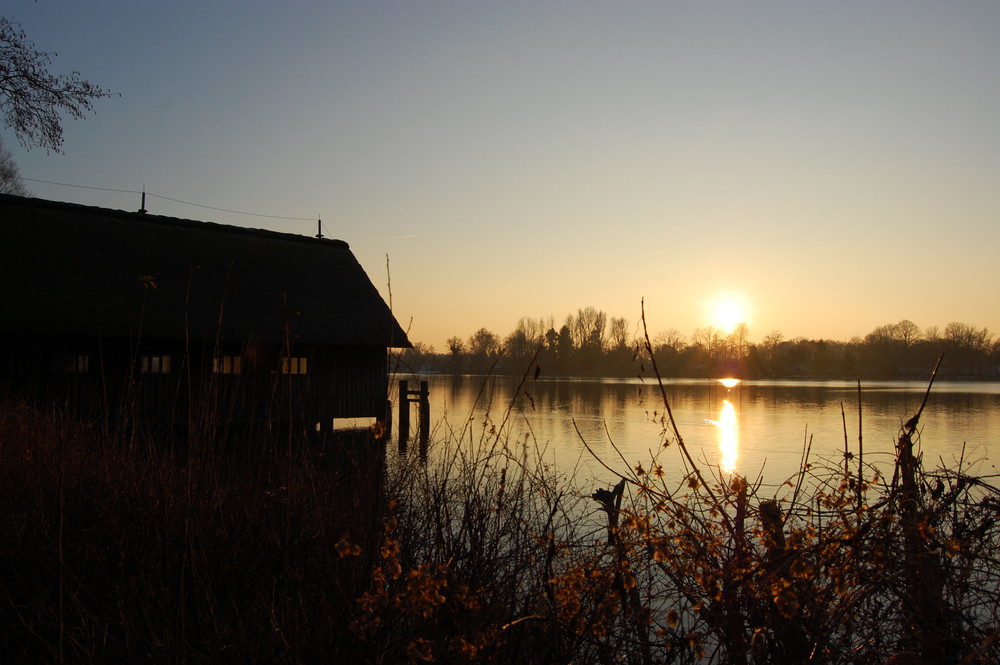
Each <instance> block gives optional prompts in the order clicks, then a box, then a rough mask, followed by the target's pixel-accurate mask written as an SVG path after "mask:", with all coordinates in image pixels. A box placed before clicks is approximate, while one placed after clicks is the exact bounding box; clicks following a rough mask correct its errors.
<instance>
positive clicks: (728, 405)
mask: <svg viewBox="0 0 1000 665" xmlns="http://www.w3.org/2000/svg"><path fill="white" fill-rule="evenodd" d="M739 382H740V380H739V379H719V383H721V384H722V385H724V386H725V387H726V391H727V392H728V391H729V390H731V389H732V388H734V387H735V386H736V385H737V384H738V383H739ZM708 422H709V423H711V424H712V425H715V426H716V427H718V428H719V452H720V458H719V467H720V468H721V469H722V470H723V471H725V472H726V473H733V472H734V471H736V459H737V457H739V444H740V441H739V434H738V433H737V429H738V428H739V423H738V422H737V421H736V408H735V407H734V406H733V405H732V402H730V401H729V400H728V399H725V400H722V409H721V410H720V411H719V419H718V420H709V421H708Z"/></svg>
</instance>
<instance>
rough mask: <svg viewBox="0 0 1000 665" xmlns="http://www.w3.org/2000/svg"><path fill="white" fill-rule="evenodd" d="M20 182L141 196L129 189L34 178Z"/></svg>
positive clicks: (22, 178) (23, 178)
mask: <svg viewBox="0 0 1000 665" xmlns="http://www.w3.org/2000/svg"><path fill="white" fill-rule="evenodd" d="M21 180H26V181H28V182H43V183H45V184H46V185H59V186H61V187H76V188H77V189H96V190H99V191H102V192H120V193H122V194H142V192H137V191H134V190H131V189H111V188H109V187H88V186H87V185H71V184H69V183H68V182H53V181H52V180H37V179H36V178H25V177H21Z"/></svg>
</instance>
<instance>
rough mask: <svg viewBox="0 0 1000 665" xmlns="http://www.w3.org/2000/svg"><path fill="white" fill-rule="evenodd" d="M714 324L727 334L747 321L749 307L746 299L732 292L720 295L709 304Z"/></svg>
mask: <svg viewBox="0 0 1000 665" xmlns="http://www.w3.org/2000/svg"><path fill="white" fill-rule="evenodd" d="M709 314H710V316H711V319H712V321H713V323H712V325H714V326H715V327H716V328H718V329H719V330H721V331H722V332H723V333H725V334H727V335H728V334H730V333H732V332H733V331H734V330H735V329H736V326H738V325H739V324H741V323H746V321H747V307H746V303H745V301H744V299H743V298H742V297H740V296H735V295H731V294H722V295H719V296H718V297H717V298H716V299H715V300H713V301H712V302H711V303H710V304H709Z"/></svg>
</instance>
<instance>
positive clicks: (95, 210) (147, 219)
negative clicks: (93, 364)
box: [0, 194, 350, 249]
mask: <svg viewBox="0 0 1000 665" xmlns="http://www.w3.org/2000/svg"><path fill="white" fill-rule="evenodd" d="M3 199H8V200H9V201H11V202H12V203H14V204H15V205H17V204H21V205H27V206H33V207H36V208H42V207H47V208H53V209H65V210H71V209H75V210H80V211H90V212H91V214H95V215H104V216H106V217H114V218H118V219H124V220H127V221H130V222H139V223H145V224H164V225H171V226H186V227H189V228H204V229H210V230H213V231H216V232H226V233H234V234H240V235H250V236H259V237H270V238H276V239H282V240H286V241H290V242H308V243H327V244H333V245H339V246H341V247H342V248H343V249H350V245H348V243H347V241H346V240H339V239H337V238H316V237H314V236H307V235H302V234H299V233H288V232H285V231H272V230H270V229H260V228H256V227H250V226H236V225H234V224H223V223H221V222H209V221H204V220H198V219H190V218H185V217H171V216H169V215H157V214H151V213H148V212H137V211H136V212H133V211H128V210H121V209H116V208H102V207H100V206H93V205H85V204H82V203H71V202H68V201H53V200H50V199H41V198H37V197H31V196H16V195H14V194H0V201H2V200H3Z"/></svg>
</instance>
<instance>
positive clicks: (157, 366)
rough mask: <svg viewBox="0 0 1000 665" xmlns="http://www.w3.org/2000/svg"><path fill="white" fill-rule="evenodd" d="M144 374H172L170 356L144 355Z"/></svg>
mask: <svg viewBox="0 0 1000 665" xmlns="http://www.w3.org/2000/svg"><path fill="white" fill-rule="evenodd" d="M142 373H143V374H170V356H143V357H142Z"/></svg>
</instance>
